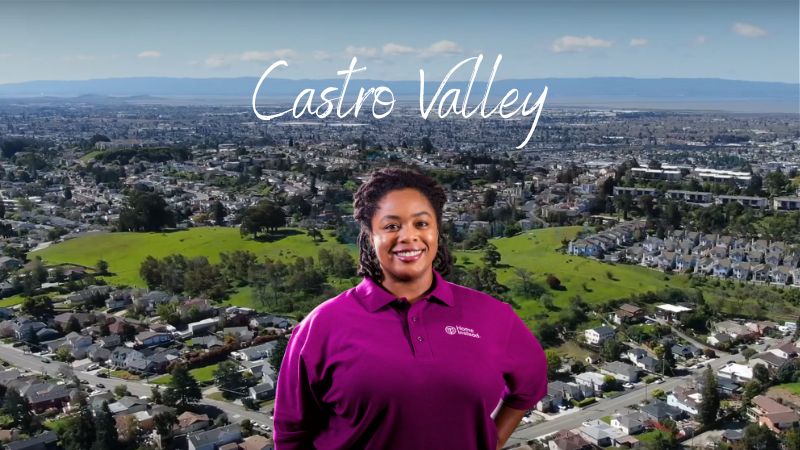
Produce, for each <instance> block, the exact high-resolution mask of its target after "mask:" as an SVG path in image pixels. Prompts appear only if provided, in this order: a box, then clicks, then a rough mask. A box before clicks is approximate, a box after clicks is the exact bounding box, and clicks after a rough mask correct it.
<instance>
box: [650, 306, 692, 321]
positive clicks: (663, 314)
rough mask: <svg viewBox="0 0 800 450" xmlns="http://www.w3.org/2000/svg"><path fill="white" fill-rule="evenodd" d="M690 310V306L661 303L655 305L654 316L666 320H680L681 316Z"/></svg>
mask: <svg viewBox="0 0 800 450" xmlns="http://www.w3.org/2000/svg"><path fill="white" fill-rule="evenodd" d="M691 311H692V308H688V307H686V306H681V305H670V304H667V303H663V304H660V305H657V306H656V317H658V318H660V319H662V320H666V321H667V322H680V321H681V318H682V317H683V316H684V315H686V314H687V313H689V312H691Z"/></svg>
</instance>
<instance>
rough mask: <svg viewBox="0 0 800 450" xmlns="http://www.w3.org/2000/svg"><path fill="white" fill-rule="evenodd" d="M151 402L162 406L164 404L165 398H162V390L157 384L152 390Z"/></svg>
mask: <svg viewBox="0 0 800 450" xmlns="http://www.w3.org/2000/svg"><path fill="white" fill-rule="evenodd" d="M150 401H152V402H153V403H155V404H156V405H161V404H163V402H164V400H163V398H162V397H161V389H159V388H158V385H157V384H156V385H154V386H153V387H152V388H151V389H150Z"/></svg>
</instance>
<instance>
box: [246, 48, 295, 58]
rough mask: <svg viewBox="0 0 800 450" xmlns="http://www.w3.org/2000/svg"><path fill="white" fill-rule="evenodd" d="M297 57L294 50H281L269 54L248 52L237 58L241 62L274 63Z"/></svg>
mask: <svg viewBox="0 0 800 450" xmlns="http://www.w3.org/2000/svg"><path fill="white" fill-rule="evenodd" d="M296 56H297V53H295V51H294V50H292V49H290V48H282V49H278V50H273V51H271V52H259V51H249V52H244V53H242V54H241V55H240V56H239V60H241V61H274V60H278V59H294V58H295V57H296Z"/></svg>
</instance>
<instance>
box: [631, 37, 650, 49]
mask: <svg viewBox="0 0 800 450" xmlns="http://www.w3.org/2000/svg"><path fill="white" fill-rule="evenodd" d="M649 43H650V41H648V40H647V39H645V38H633V39H631V42H630V43H629V45H630V46H631V47H644V46H645V45H647V44H649Z"/></svg>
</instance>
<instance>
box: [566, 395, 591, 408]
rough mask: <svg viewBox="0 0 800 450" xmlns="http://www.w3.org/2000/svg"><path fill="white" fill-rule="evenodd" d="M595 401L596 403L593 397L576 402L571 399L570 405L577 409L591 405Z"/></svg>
mask: <svg viewBox="0 0 800 450" xmlns="http://www.w3.org/2000/svg"><path fill="white" fill-rule="evenodd" d="M596 401H597V399H596V398H594V397H587V398H585V399H583V400H581V401H577V400H575V399H572V404H573V405H575V406H577V407H578V408H583V407H584V406H588V405H591V404H592V403H594V402H596Z"/></svg>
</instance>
